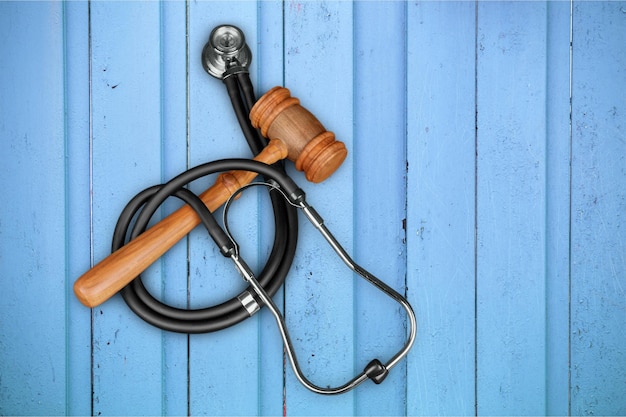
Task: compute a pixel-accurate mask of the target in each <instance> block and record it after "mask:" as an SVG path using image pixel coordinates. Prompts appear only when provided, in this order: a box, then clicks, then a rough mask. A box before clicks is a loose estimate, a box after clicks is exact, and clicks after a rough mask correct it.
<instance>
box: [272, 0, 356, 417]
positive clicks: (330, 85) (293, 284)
mask: <svg viewBox="0 0 626 417" xmlns="http://www.w3.org/2000/svg"><path fill="white" fill-rule="evenodd" d="M352 6H353V5H352V4H351V3H349V2H290V3H288V4H285V27H284V31H285V46H284V47H285V86H286V87H287V88H289V89H290V90H291V92H292V94H293V95H294V96H295V97H298V98H299V99H300V101H301V104H302V105H303V106H304V107H306V108H307V109H309V110H310V111H311V113H313V114H314V115H316V116H317V118H318V119H319V120H320V121H321V122H322V124H323V125H324V126H325V127H326V128H327V129H328V130H330V131H333V132H334V133H335V135H336V137H337V139H338V140H341V141H343V142H345V144H346V147H347V148H348V152H349V155H348V159H347V160H346V161H345V162H344V163H343V165H342V166H341V167H340V168H339V170H338V171H337V172H335V173H334V174H333V176H332V177H330V178H329V179H327V180H326V181H325V182H324V183H322V184H317V185H313V184H307V183H306V181H305V180H304V177H303V175H302V174H301V173H296V174H294V176H293V178H294V179H295V180H296V182H298V183H299V184H300V186H301V187H303V188H304V189H305V191H306V193H307V200H308V201H309V203H310V204H312V205H313V206H314V207H316V209H317V210H318V211H319V213H320V215H321V216H322V217H324V218H325V220H326V225H327V226H328V227H329V229H330V230H331V231H332V232H333V233H334V234H335V236H336V237H337V239H338V240H339V241H340V242H341V243H342V244H344V245H345V248H346V250H347V251H348V252H349V253H352V249H353V244H352V241H353V239H354V234H353V227H354V224H353V216H354V208H355V207H354V205H353V192H352V187H353V174H352V158H353V156H352V151H353V149H354V147H353V141H352V134H353V107H352V106H353V68H352V61H353V42H352V34H353V13H352ZM353 286H354V284H353V281H352V274H351V273H350V271H349V270H347V269H346V268H345V266H344V265H343V264H342V263H341V261H340V260H339V258H338V257H337V256H336V255H335V254H334V252H333V251H332V250H331V249H330V247H329V246H328V245H327V244H326V243H325V242H324V241H323V239H322V238H321V237H320V235H319V234H318V233H317V231H315V230H314V229H313V228H312V227H311V226H310V225H309V224H305V223H304V222H301V229H300V236H299V241H298V251H297V253H296V259H295V261H294V266H293V267H292V270H291V273H290V276H289V279H288V281H287V283H286V295H285V303H286V309H285V311H286V316H287V325H288V326H289V329H290V331H291V335H292V339H293V342H294V348H295V350H296V352H297V353H298V354H299V357H300V365H301V367H302V370H303V372H304V373H305V375H307V377H308V378H309V379H311V381H312V382H313V383H316V384H317V385H320V386H323V387H326V386H329V385H330V386H338V385H342V384H343V383H344V382H346V381H347V380H349V379H351V378H352V377H353V376H354V374H355V373H356V372H360V371H361V369H357V368H356V365H355V363H354V362H355V353H354V350H355V345H354V330H353V326H354V324H355V316H354V304H353V299H354V288H353ZM286 413H288V414H308V415H345V414H353V413H354V394H353V393H347V394H343V395H341V396H334V397H328V398H323V399H320V397H319V396H318V395H316V394H313V393H311V392H310V391H308V390H306V388H304V387H303V386H302V385H301V384H300V383H299V382H298V381H296V379H295V376H294V374H293V372H292V370H291V369H287V373H286Z"/></svg>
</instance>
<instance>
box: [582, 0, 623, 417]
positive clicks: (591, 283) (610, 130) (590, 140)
mask: <svg viewBox="0 0 626 417" xmlns="http://www.w3.org/2000/svg"><path fill="white" fill-rule="evenodd" d="M573 11H574V14H573V27H574V36H573V52H572V56H573V74H572V110H573V112H572V174H571V175H572V180H571V181H572V184H571V187H572V201H571V204H572V206H571V210H572V212H571V222H572V225H571V235H570V238H571V329H570V331H571V383H570V384H571V413H572V414H579V415H582V414H587V415H589V414H597V415H600V414H604V415H621V414H625V413H626V400H625V399H624V395H623V394H624V392H625V390H626V353H625V352H626V351H625V350H624V345H625V344H626V334H625V333H624V323H625V322H626V297H625V295H626V290H625V289H626V262H625V258H624V254H625V252H624V248H625V247H626V245H625V242H626V236H625V231H624V227H623V222H624V213H625V210H626V195H625V192H624V190H625V185H626V161H625V160H624V158H625V157H626V141H625V139H626V132H625V131H624V112H625V111H626V99H625V96H624V94H623V92H624V89H625V88H626V72H625V71H626V50H624V48H623V47H622V46H623V45H624V44H625V42H626V19H625V16H626V14H625V12H626V3H624V2H598V3H595V2H575V3H574V10H573Z"/></svg>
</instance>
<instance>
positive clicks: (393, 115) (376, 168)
mask: <svg viewBox="0 0 626 417" xmlns="http://www.w3.org/2000/svg"><path fill="white" fill-rule="evenodd" d="M405 10H406V7H405V4H404V3H402V2H391V3H389V2H360V3H355V5H354V43H355V45H354V56H355V64H354V65H355V67H354V97H355V99H354V100H355V104H354V119H355V122H354V126H355V127H354V142H353V149H352V154H353V155H354V186H353V189H354V205H355V210H354V258H355V260H356V261H357V262H359V263H360V264H361V265H362V266H363V267H365V268H366V269H368V270H369V271H370V272H372V273H373V274H375V275H376V276H378V277H379V278H380V279H381V280H383V281H385V282H386V283H387V284H389V285H390V286H392V287H393V288H395V289H396V290H397V291H399V292H400V293H404V291H405V290H404V289H405V285H406V283H405V279H406V250H405V245H406V242H405V229H404V226H405V223H406V212H405V206H406V200H405V196H406V184H405V181H406V155H405V144H406V126H405V110H406V109H405V97H406V96H405V95H406V84H405V80H406V76H405V75H406V74H405V71H406V65H405V58H406V50H405V41H404V34H405V30H406V28H405V26H404V25H405V20H406V17H405ZM381 66H382V67H384V76H382V77H381ZM354 298H355V299H354V305H355V314H356V316H357V317H358V319H357V320H356V328H355V336H354V338H355V340H354V345H355V350H356V352H355V355H356V358H355V366H356V369H357V370H359V369H363V368H364V367H365V366H366V364H367V363H369V362H370V361H371V360H372V359H375V358H378V359H380V361H381V362H383V363H385V362H387V361H388V360H389V359H391V357H393V355H394V354H395V353H396V352H397V351H398V350H399V349H400V348H401V347H402V346H403V345H404V343H405V341H406V327H405V326H406V322H407V320H406V313H405V312H404V309H402V308H398V305H397V304H396V303H395V301H393V300H391V299H389V298H387V297H385V295H383V294H382V293H381V292H379V291H377V290H376V289H375V288H373V287H372V286H370V285H369V284H367V283H366V282H365V281H361V280H358V281H357V282H356V284H355V295H354ZM405 387H406V361H404V362H401V363H400V364H399V365H397V366H396V368H393V369H392V370H391V372H390V374H389V376H388V377H387V378H386V379H385V381H384V382H383V383H382V384H381V385H376V384H374V383H372V382H365V383H364V384H363V385H362V386H361V387H360V388H359V389H358V390H357V391H356V393H355V395H354V396H355V414H356V415H403V414H405V411H406V410H405V408H406V388H405ZM381 398H384V399H385V401H380V399H381Z"/></svg>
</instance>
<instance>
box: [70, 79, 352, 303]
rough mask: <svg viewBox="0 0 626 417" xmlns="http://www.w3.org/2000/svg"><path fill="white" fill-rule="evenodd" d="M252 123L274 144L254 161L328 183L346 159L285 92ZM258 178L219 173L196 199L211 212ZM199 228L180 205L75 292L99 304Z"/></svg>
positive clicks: (261, 104)
mask: <svg viewBox="0 0 626 417" xmlns="http://www.w3.org/2000/svg"><path fill="white" fill-rule="evenodd" d="M250 117H251V120H252V123H253V125H254V126H255V127H258V128H260V129H261V131H262V133H263V135H264V136H266V137H269V138H270V139H272V140H271V141H270V143H269V144H268V146H267V147H266V148H265V149H264V150H263V151H262V152H261V153H260V154H259V155H257V157H255V158H254V159H255V160H257V161H260V162H264V163H266V164H270V165H271V164H273V163H275V162H277V161H279V160H281V159H284V158H285V157H287V158H289V159H290V160H292V161H294V162H295V163H296V168H297V169H298V170H301V171H304V173H305V176H306V178H307V179H308V180H309V181H312V182H321V181H323V180H325V179H326V178H328V177H329V176H330V175H331V174H332V173H333V172H335V170H336V169H337V168H338V167H339V166H340V165H341V163H342V162H343V160H344V159H345V158H346V155H347V150H346V148H345V146H344V144H343V143H341V142H337V141H335V136H334V134H332V133H331V132H327V131H326V130H325V129H324V127H323V126H322V124H321V123H320V122H319V121H318V120H317V119H316V118H315V117H314V116H313V115H312V114H311V113H309V112H308V111H307V110H306V109H304V108H303V107H302V106H300V105H299V101H298V99H295V98H293V97H291V96H290V95H289V90H287V89H286V88H282V87H276V88H274V89H272V90H270V91H269V92H268V93H266V94H265V95H264V96H263V97H261V98H260V99H259V101H258V102H257V104H256V105H255V106H254V107H253V109H252V111H251V112H250ZM256 175H257V174H256V173H254V172H246V171H231V172H228V173H224V174H221V175H220V176H219V177H218V179H217V181H216V183H215V184H214V185H213V186H212V187H211V188H209V189H208V190H207V191H205V192H204V193H202V194H200V196H199V197H200V199H201V200H202V201H203V202H204V203H205V205H206V206H207V208H208V209H209V210H210V211H211V212H213V211H215V210H217V208H219V207H220V206H221V205H222V204H224V203H225V202H226V200H227V199H228V198H229V197H230V196H231V195H232V194H233V193H234V192H235V191H236V190H237V189H239V188H240V187H242V186H243V185H245V184H248V183H249V182H251V181H252V180H253V179H254V178H255V177H256ZM198 224H200V218H199V217H198V216H197V215H196V213H195V212H194V211H193V210H192V209H191V207H189V206H183V207H182V208H180V209H179V210H177V211H176V212H174V213H172V214H170V215H169V216H167V217H166V218H164V219H163V220H161V221H160V222H158V223H157V224H155V225H154V226H152V227H150V228H149V229H148V230H146V231H145V232H143V233H142V234H141V235H139V236H138V237H137V238H136V239H133V240H132V241H130V242H129V243H127V244H126V245H124V246H123V247H121V248H120V249H118V250H117V251H115V252H114V253H112V254H111V255H109V256H108V257H107V258H105V259H104V260H102V261H101V262H100V263H98V264H97V265H95V266H94V267H93V268H92V269H90V270H89V271H87V272H86V273H85V274H83V275H82V276H81V277H80V278H78V280H77V281H76V282H75V283H74V293H75V294H76V297H77V298H78V299H79V300H80V302H81V303H83V304H84V305H86V306H87V307H95V306H97V305H100V304H102V303H103V302H105V301H106V300H108V299H109V298H110V297H112V296H113V295H114V294H116V293H117V292H118V291H119V290H121V289H122V288H124V287H125V286H126V285H128V284H129V283H130V282H131V281H132V280H133V279H134V278H135V277H137V276H138V275H140V274H141V273H142V272H143V271H144V270H145V269H146V268H148V267H149V266H150V265H151V264H152V263H154V262H155V261H156V260H157V259H158V258H159V257H161V256H162V255H163V254H164V253H165V252H167V251H168V250H169V249H170V248H171V247H172V246H174V245H175V244H176V243H177V242H178V241H179V240H181V239H182V238H183V237H184V236H185V235H186V234H187V233H189V232H190V231H191V230H193V228H194V227H196V226H197V225H198Z"/></svg>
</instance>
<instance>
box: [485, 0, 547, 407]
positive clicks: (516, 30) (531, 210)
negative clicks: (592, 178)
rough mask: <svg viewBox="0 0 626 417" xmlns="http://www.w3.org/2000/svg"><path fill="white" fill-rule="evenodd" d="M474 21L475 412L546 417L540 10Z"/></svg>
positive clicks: (490, 10) (508, 9) (489, 10)
mask: <svg viewBox="0 0 626 417" xmlns="http://www.w3.org/2000/svg"><path fill="white" fill-rule="evenodd" d="M477 16H478V20H477V21H478V28H477V30H478V38H477V39H478V45H477V46H478V51H477V53H478V55H477V121H478V123H477V134H478V136H477V155H478V157H477V190H476V191H477V272H478V275H477V294H476V296H477V317H476V320H477V382H476V383H477V412H478V413H479V414H510V413H515V414H534V415H539V414H545V412H546V397H545V390H546V380H545V369H546V316H545V314H546V304H545V302H546V299H545V296H546V294H545V288H546V276H545V269H546V258H545V256H546V255H545V254H546V236H545V228H546V195H545V194H546V192H545V181H546V178H545V172H546V165H545V164H546V103H545V100H546V73H545V69H546V54H547V51H546V43H545V39H546V22H547V19H546V18H547V12H546V4H545V3H537V2H520V3H511V2H500V3H491V2H489V3H480V4H479V5H478V15H477ZM530 62H532V63H533V65H528V64H529V63H530Z"/></svg>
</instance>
